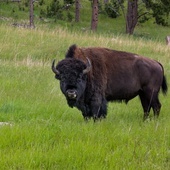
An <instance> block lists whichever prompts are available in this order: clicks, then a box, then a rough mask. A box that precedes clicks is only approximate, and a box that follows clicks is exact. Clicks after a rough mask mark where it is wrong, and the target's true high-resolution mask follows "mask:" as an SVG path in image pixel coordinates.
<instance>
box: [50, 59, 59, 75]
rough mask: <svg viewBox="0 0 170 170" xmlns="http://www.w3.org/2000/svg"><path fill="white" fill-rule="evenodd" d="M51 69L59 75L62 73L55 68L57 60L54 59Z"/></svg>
mask: <svg viewBox="0 0 170 170" xmlns="http://www.w3.org/2000/svg"><path fill="white" fill-rule="evenodd" d="M51 69H52V71H53V72H54V73H55V74H57V75H59V74H60V72H59V71H58V70H57V69H56V68H55V60H53V63H52V66H51Z"/></svg>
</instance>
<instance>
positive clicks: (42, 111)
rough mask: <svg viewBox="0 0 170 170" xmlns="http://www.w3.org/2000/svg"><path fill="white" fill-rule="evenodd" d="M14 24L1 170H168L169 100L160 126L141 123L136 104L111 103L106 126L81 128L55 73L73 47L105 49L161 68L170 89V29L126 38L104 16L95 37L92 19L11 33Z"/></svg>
mask: <svg viewBox="0 0 170 170" xmlns="http://www.w3.org/2000/svg"><path fill="white" fill-rule="evenodd" d="M1 7H2V6H0V9H2V8H1ZM25 14H26V13H25ZM4 15H7V13H6V14H4ZM89 15H90V14H89ZM1 16H2V10H1ZM25 16H26V15H25ZM9 17H11V15H9ZM9 17H7V16H5V20H3V21H2V20H1V21H2V22H1V24H0V37H1V38H0V121H1V122H8V123H10V124H8V125H3V126H0V157H1V159H0V167H1V169H4V170H10V169H11V170H16V169H21V170H22V169H23V170H27V169H28V170H30V169H37V170H38V169H89V170H94V169H99V170H100V169H101V170H103V169H110V170H112V169H126V170H131V169H139V170H144V169H146V170H148V169H150V170H169V169H170V126H169V122H170V116H169V103H170V96H169V93H168V94H167V96H166V97H165V96H163V95H162V94H160V100H161V103H162V110H161V113H160V117H159V118H158V120H154V119H153V113H152V112H151V114H150V116H151V119H150V120H148V121H146V122H143V121H142V117H143V111H142V107H141V105H140V101H139V99H138V98H135V99H133V100H131V101H130V102H129V103H128V105H125V104H124V103H110V104H109V110H108V117H107V119H105V120H102V121H101V122H97V123H94V122H93V121H89V122H84V120H83V118H82V115H81V114H80V112H79V111H78V110H77V109H71V108H69V107H68V106H67V104H66V100H65V98H64V96H63V95H62V94H61V91H60V89H59V83H58V81H57V80H55V79H54V75H53V73H52V71H51V68H50V67H51V61H52V60H53V59H54V58H56V59H57V60H61V59H63V58H64V55H65V52H66V50H67V48H68V47H69V46H70V45H71V44H73V43H76V44H78V45H79V46H103V47H108V48H112V49H116V50H123V51H129V52H135V53H138V54H141V55H144V56H148V57H150V58H153V59H156V60H158V61H159V62H161V63H162V64H163V66H164V68H165V74H166V77H167V80H168V82H169V80H170V60H169V59H170V48H169V47H168V46H166V44H165V35H166V34H167V33H168V31H169V30H168V28H166V27H160V26H156V25H154V26H153V24H152V23H151V22H150V23H148V24H146V25H145V27H143V26H138V28H137V29H136V32H135V36H133V37H132V36H130V37H129V36H125V35H124V34H123V27H122V25H123V24H121V23H123V20H121V19H117V20H116V22H114V21H113V20H110V19H109V18H105V19H106V20H104V16H103V15H101V16H100V17H101V18H100V21H101V22H100V23H99V24H100V25H99V27H98V32H97V33H91V32H90V31H89V30H87V31H84V30H83V31H82V29H81V28H84V27H88V24H87V23H88V19H86V20H85V21H84V22H83V21H82V22H81V23H79V24H75V23H72V24H73V25H74V26H71V23H67V22H64V21H57V22H56V23H51V22H50V21H49V22H47V23H44V22H43V23H41V22H40V21H38V20H37V23H36V29H26V28H23V27H20V28H18V27H13V26H12V24H11V23H13V21H14V20H13V18H11V19H10V18H9ZM83 17H84V18H85V16H84V15H83ZM7 18H8V19H9V20H7ZM17 22H25V19H24V21H23V20H22V21H21V19H20V20H18V19H17ZM102 23H105V24H106V25H107V26H105V24H102ZM116 23H120V24H116ZM114 24H115V25H114ZM154 27H155V28H156V29H154V30H153V29H152V28H154Z"/></svg>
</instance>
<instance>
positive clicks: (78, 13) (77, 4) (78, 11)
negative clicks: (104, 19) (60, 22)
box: [75, 0, 80, 22]
mask: <svg viewBox="0 0 170 170" xmlns="http://www.w3.org/2000/svg"><path fill="white" fill-rule="evenodd" d="M75 5H76V12H75V22H79V21H80V0H76V1H75Z"/></svg>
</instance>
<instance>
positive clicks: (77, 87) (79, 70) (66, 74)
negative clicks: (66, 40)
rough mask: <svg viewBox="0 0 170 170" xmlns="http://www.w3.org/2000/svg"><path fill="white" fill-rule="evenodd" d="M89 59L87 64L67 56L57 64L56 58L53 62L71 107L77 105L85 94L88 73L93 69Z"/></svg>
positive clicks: (53, 68)
mask: <svg viewBox="0 0 170 170" xmlns="http://www.w3.org/2000/svg"><path fill="white" fill-rule="evenodd" d="M87 61H88V62H87V64H85V63H84V62H82V61H80V60H78V59H74V58H67V59H64V60H62V61H60V62H59V63H58V64H57V66H55V60H54V61H53V63H52V71H53V72H54V73H55V77H56V79H58V80H60V88H61V91H62V92H63V94H64V95H65V96H66V99H67V101H68V104H69V105H70V106H71V107H73V106H75V104H76V102H77V101H78V100H79V99H80V97H82V96H83V94H84V91H85V88H86V79H87V73H88V72H89V71H90V69H91V63H90V60H89V59H87Z"/></svg>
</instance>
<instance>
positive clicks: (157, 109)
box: [151, 92, 161, 117]
mask: <svg viewBox="0 0 170 170" xmlns="http://www.w3.org/2000/svg"><path fill="white" fill-rule="evenodd" d="M151 107H152V109H153V112H154V116H155V117H158V116H159V113H160V110H161V103H160V102H159V99H158V92H153V99H152V102H151Z"/></svg>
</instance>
